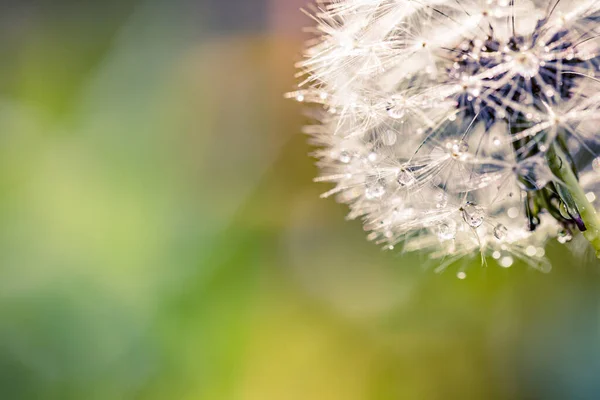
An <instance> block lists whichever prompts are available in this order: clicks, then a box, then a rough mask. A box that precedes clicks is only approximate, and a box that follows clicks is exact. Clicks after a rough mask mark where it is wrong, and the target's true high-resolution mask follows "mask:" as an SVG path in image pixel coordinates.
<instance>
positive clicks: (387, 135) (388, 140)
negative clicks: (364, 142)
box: [381, 129, 398, 146]
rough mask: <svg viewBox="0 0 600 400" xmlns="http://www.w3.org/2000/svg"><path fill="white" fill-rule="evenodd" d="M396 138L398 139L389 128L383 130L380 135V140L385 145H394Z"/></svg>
mask: <svg viewBox="0 0 600 400" xmlns="http://www.w3.org/2000/svg"><path fill="white" fill-rule="evenodd" d="M397 140H398V136H397V135H396V132H394V131H393V130H391V129H390V130H387V131H385V132H383V135H381V141H382V142H383V144H385V145H386V146H393V145H395V144H396V141H397Z"/></svg>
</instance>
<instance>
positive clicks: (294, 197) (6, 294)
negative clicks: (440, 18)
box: [0, 0, 600, 400]
mask: <svg viewBox="0 0 600 400" xmlns="http://www.w3.org/2000/svg"><path fill="white" fill-rule="evenodd" d="M303 3H304V1H303V0H294V1H286V0H271V1H269V0H230V1H227V2H225V1H219V0H196V1H191V0H190V1H184V0H172V1H167V0H164V1H143V0H119V1H117V0H110V1H102V2H101V1H77V2H75V1H68V0H55V1H41V0H38V1H35V0H20V1H9V2H2V4H1V5H0V10H1V11H2V12H1V13H0V45H1V49H2V60H1V61H0V141H1V143H0V398H1V399H11V400H12V399H102V400H104V399H107V400H113V399H156V400H159V399H160V400H163V399H165V400H166V399H169V400H170V399H177V400H179V399H201V400H229V399H233V400H238V399H239V400H296V399H298V400H338V399H339V400H371V399H373V400H392V399H394V400H395V399H424V400H429V399H597V398H600V274H599V273H598V272H599V271H600V269H599V268H598V267H599V265H598V262H597V261H594V260H593V259H591V258H590V257H587V258H585V259H582V258H581V257H575V256H574V255H573V254H571V253H570V252H569V251H567V250H565V249H564V248H563V247H557V246H553V247H552V248H550V249H549V250H548V252H549V253H550V255H551V258H552V259H553V261H554V267H555V268H554V270H553V271H552V272H551V273H550V274H541V273H539V272H537V271H532V270H529V269H527V268H526V267H525V266H524V265H520V264H515V265H514V266H513V267H512V268H510V269H501V268H498V267H492V266H490V267H489V268H481V267H480V266H479V263H478V262H477V261H474V263H473V265H472V266H471V267H470V268H469V269H468V270H467V273H468V277H467V279H465V280H463V281H461V280H458V279H456V276H455V270H449V271H448V272H447V273H444V274H434V273H433V271H432V270H431V269H430V268H427V267H426V266H427V265H428V263H426V260H425V257H424V256H423V255H399V254H393V253H383V252H382V251H380V249H379V248H377V247H376V246H374V245H372V244H370V243H368V242H367V241H366V240H365V234H364V232H363V231H362V228H361V226H360V223H359V222H346V221H344V215H345V212H346V209H345V207H344V206H340V205H337V204H335V203H334V202H333V201H324V200H319V198H318V195H319V193H321V192H322V191H324V190H326V188H325V187H324V186H321V185H317V184H313V183H312V182H311V179H312V177H313V176H315V174H316V169H315V167H314V166H313V165H312V164H313V161H312V160H311V159H309V158H308V157H307V153H308V152H309V151H310V148H309V147H308V146H307V145H306V138H305V137H303V136H302V135H301V134H299V131H300V127H301V126H302V124H304V123H305V122H306V120H305V119H304V118H303V116H302V110H301V107H299V106H298V105H297V104H294V103H293V102H291V101H287V100H284V99H283V95H282V93H283V92H285V91H287V90H290V89H292V88H293V87H294V78H293V75H294V69H293V63H294V61H296V60H298V59H299V54H300V51H301V46H302V41H303V39H304V38H303V37H302V35H301V33H300V32H301V27H302V26H304V25H306V24H308V21H307V20H306V19H305V17H303V16H302V14H301V13H300V12H299V11H298V8H299V7H300V6H301V5H303ZM573 246H575V247H576V246H578V244H577V243H574V244H573Z"/></svg>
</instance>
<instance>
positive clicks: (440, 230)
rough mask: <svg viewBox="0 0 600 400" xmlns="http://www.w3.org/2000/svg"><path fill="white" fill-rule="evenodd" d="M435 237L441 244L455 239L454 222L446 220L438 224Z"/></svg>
mask: <svg viewBox="0 0 600 400" xmlns="http://www.w3.org/2000/svg"><path fill="white" fill-rule="evenodd" d="M437 235H438V238H439V239H440V241H442V242H446V241H448V240H453V239H454V238H455V237H456V221H454V220H453V219H449V218H448V219H445V220H443V221H442V222H440V223H439V224H438V226H437Z"/></svg>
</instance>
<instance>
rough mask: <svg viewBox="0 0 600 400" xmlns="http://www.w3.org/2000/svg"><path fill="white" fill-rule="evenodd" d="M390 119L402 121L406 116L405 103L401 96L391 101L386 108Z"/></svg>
mask: <svg viewBox="0 0 600 400" xmlns="http://www.w3.org/2000/svg"><path fill="white" fill-rule="evenodd" d="M385 109H386V111H387V113H388V115H389V116H390V118H393V119H402V118H404V116H405V115H406V109H405V105H404V101H403V99H402V98H401V97H400V96H394V97H392V99H391V100H389V101H388V102H387V104H386V107H385Z"/></svg>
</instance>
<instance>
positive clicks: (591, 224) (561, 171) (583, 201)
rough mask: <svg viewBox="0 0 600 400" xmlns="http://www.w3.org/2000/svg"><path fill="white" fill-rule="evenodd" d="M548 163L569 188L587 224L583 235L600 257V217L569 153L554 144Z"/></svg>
mask: <svg viewBox="0 0 600 400" xmlns="http://www.w3.org/2000/svg"><path fill="white" fill-rule="evenodd" d="M547 159H548V165H549V166H550V169H551V170H552V172H553V173H554V175H556V177H557V178H558V179H560V182H559V183H558V185H561V186H563V187H564V188H565V189H567V190H568V192H569V194H570V197H571V198H570V199H569V200H571V201H572V202H574V204H575V206H576V207H577V211H578V212H579V216H580V217H581V219H582V220H583V223H584V224H585V227H586V230H585V231H584V232H583V236H585V238H586V239H587V240H588V241H589V242H590V243H591V244H592V246H593V247H594V249H595V250H596V256H597V257H598V258H600V217H599V216H598V214H597V213H596V209H595V208H594V206H593V205H592V204H591V203H590V202H589V200H588V199H587V197H586V195H585V192H584V191H583V189H582V187H581V185H580V184H579V180H578V179H577V176H576V175H575V172H573V169H571V167H570V165H569V162H568V158H567V155H566V154H565V153H564V151H563V150H562V149H561V148H560V146H558V144H556V143H555V144H553V145H552V146H551V148H550V150H549V151H548V153H547Z"/></svg>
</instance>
